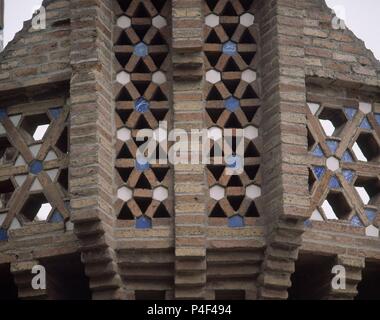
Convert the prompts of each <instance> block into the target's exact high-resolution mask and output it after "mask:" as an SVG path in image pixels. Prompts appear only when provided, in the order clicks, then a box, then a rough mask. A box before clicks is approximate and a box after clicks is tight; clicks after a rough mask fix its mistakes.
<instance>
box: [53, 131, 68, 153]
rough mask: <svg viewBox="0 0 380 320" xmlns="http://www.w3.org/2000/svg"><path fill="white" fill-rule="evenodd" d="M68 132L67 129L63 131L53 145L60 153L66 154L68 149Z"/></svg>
mask: <svg viewBox="0 0 380 320" xmlns="http://www.w3.org/2000/svg"><path fill="white" fill-rule="evenodd" d="M68 140H69V132H68V130H67V127H65V129H63V131H62V133H61V135H60V136H59V139H58V140H57V143H56V144H55V145H56V147H57V148H58V149H59V150H60V151H61V152H62V153H67V152H68V148H69V143H68Z"/></svg>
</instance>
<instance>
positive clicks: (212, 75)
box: [206, 70, 222, 84]
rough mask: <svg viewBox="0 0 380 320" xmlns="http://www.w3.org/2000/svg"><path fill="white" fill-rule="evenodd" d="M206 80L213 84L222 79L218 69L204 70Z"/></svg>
mask: <svg viewBox="0 0 380 320" xmlns="http://www.w3.org/2000/svg"><path fill="white" fill-rule="evenodd" d="M206 80H207V81H208V82H210V83H212V84H215V83H217V82H219V81H221V80H222V76H221V74H220V72H219V71H216V70H209V71H207V72H206Z"/></svg>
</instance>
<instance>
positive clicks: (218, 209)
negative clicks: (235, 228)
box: [210, 203, 226, 218]
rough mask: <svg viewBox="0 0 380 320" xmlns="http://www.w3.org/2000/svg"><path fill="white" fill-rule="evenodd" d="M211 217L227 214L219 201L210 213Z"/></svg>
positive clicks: (223, 216)
mask: <svg viewBox="0 0 380 320" xmlns="http://www.w3.org/2000/svg"><path fill="white" fill-rule="evenodd" d="M210 217H211V218H225V217H226V214H225V213H224V211H223V209H222V207H221V206H220V205H219V203H217V204H216V205H215V207H214V208H213V209H212V211H211V213H210Z"/></svg>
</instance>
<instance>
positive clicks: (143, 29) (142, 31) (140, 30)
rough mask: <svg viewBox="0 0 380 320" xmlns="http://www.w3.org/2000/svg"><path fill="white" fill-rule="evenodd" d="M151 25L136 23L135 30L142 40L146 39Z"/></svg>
mask: <svg viewBox="0 0 380 320" xmlns="http://www.w3.org/2000/svg"><path fill="white" fill-rule="evenodd" d="M150 27H151V26H150V25H141V24H140V25H134V26H133V30H134V31H135V32H136V34H137V35H138V37H139V38H140V40H141V41H143V40H144V37H145V35H146V34H147V33H148V31H149V29H150Z"/></svg>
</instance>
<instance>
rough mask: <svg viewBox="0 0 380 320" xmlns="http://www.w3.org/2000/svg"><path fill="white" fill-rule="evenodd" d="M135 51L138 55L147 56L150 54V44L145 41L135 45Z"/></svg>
mask: <svg viewBox="0 0 380 320" xmlns="http://www.w3.org/2000/svg"><path fill="white" fill-rule="evenodd" d="M134 53H135V55H136V56H138V57H146V56H147V55H148V46H147V45H146V44H145V43H144V42H140V43H138V44H137V45H136V46H135V48H134Z"/></svg>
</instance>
